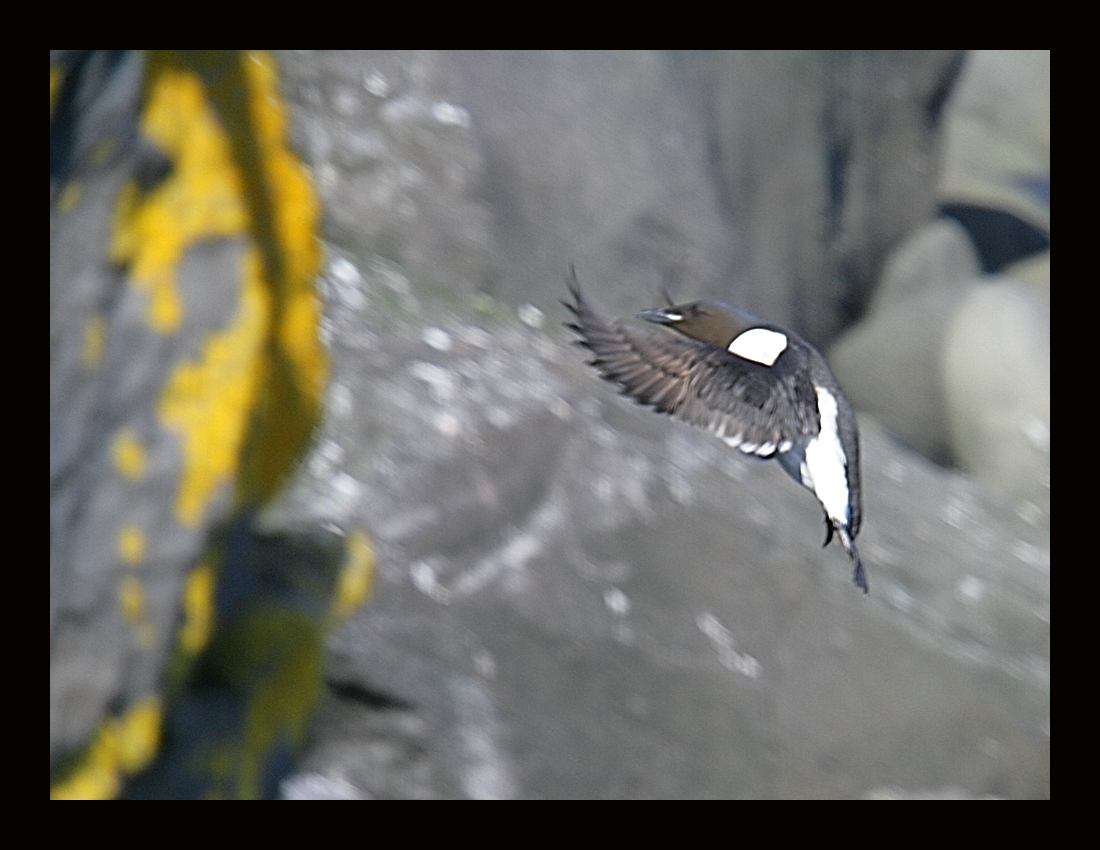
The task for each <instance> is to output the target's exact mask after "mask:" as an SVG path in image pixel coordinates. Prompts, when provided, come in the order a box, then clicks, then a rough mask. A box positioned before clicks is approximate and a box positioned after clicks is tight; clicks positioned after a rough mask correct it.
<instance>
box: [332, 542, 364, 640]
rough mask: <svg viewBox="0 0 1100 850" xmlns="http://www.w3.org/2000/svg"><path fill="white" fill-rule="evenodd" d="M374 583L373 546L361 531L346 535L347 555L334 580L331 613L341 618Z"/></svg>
mask: <svg viewBox="0 0 1100 850" xmlns="http://www.w3.org/2000/svg"><path fill="white" fill-rule="evenodd" d="M373 583H374V547H372V546H371V542H370V538H369V537H368V536H367V535H366V533H365V532H363V531H355V532H353V533H352V534H351V535H349V536H348V542H347V556H346V558H345V560H344V564H343V567H342V568H341V570H340V576H339V578H338V579H337V582H336V594H335V596H334V598H333V600H332V613H333V615H334V616H335V617H336V619H337V620H343V619H344V618H345V617H347V616H349V615H350V614H351V613H352V612H353V611H354V610H355V609H356V608H358V607H359V606H360V605H362V604H363V602H365V601H366V599H367V597H368V596H370V591H371V585H372V584H373Z"/></svg>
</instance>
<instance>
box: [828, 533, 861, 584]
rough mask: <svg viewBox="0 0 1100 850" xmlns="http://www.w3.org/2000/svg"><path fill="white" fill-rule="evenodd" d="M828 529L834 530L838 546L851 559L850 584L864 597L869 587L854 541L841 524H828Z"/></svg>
mask: <svg viewBox="0 0 1100 850" xmlns="http://www.w3.org/2000/svg"><path fill="white" fill-rule="evenodd" d="M829 527H830V528H835V529H836V536H837V537H839V538H840V545H841V546H843V547H844V551H845V552H847V553H848V557H849V558H851V559H852V583H853V584H855V586H856V587H858V588H859V589H860V590H862V591H863V595H864V596H866V595H867V591H868V590H869V589H870V585H868V584H867V573H866V571H864V569H863V562H862V561H861V560H860V559H859V549H857V548H856V541H855V540H853V539H852V535H851V534H849V533H848V529H847V527H846V526H844V525H842V524H841V523H837V524H836V525H833V524H832V523H830V524H829ZM825 542H826V543H828V542H829V541H828V540H826V541H825Z"/></svg>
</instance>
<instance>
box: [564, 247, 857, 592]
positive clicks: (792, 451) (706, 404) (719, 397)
mask: <svg viewBox="0 0 1100 850" xmlns="http://www.w3.org/2000/svg"><path fill="white" fill-rule="evenodd" d="M567 283H568V285H569V292H570V295H571V296H572V301H571V302H563V303H564V304H565V306H566V307H567V308H568V309H569V310H570V311H571V312H572V314H573V321H572V322H570V323H567V325H566V327H568V328H569V329H570V330H572V331H574V332H576V333H577V334H578V335H579V336H580V339H579V340H577V343H578V344H579V345H581V346H583V347H584V348H587V349H588V350H589V351H590V352H591V353H592V359H591V360H590V361H589V363H590V365H592V366H594V367H595V368H596V371H597V372H599V374H600V376H601V377H603V378H604V379H606V380H607V381H610V382H611V383H613V384H615V385H617V386H618V387H619V390H620V391H621V392H622V393H623V394H624V395H626V396H629V397H630V398H632V399H633V400H634V401H636V402H637V403H638V404H642V405H645V406H647V407H651V408H653V409H654V410H656V411H657V412H658V413H667V414H669V415H671V416H673V417H675V418H677V419H680V420H682V421H684V422H688V423H690V424H692V425H696V426H698V427H700V428H704V429H706V430H707V431H710V432H711V433H712V434H714V435H715V436H717V437H718V438H719V439H721V440H723V441H724V442H725V443H726V444H727V445H729V446H731V447H733V448H736V449H739V450H740V451H742V452H744V453H746V454H751V455H755V456H757V457H760V458H765V459H768V458H775V459H776V460H778V461H779V464H780V466H782V467H783V469H785V470H786V471H787V472H788V473H789V474H790V476H791V477H792V478H794V480H795V481H797V482H798V483H799V484H801V485H802V486H803V487H806V488H807V489H809V490H811V491H812V492H813V494H814V495H815V496H816V497H817V500H818V502H820V503H821V507H822V509H823V510H824V511H825V527H826V535H825V545H826V546H828V545H829V541H830V540H832V539H833V535H834V533H835V534H836V536H837V538H838V539H839V540H840V543H841V545H842V546H843V547H844V551H846V552H847V553H848V557H849V558H850V559H851V562H852V581H853V582H854V583H855V585H856V587H858V588H859V589H860V590H862V591H863V592H864V594H866V593H867V591H868V584H867V573H866V571H865V570H864V569H863V564H862V562H861V561H860V558H859V550H858V549H857V548H856V540H855V539H856V535H858V534H859V526H860V522H861V520H862V508H861V501H860V480H859V428H858V425H857V423H856V417H855V413H854V412H853V411H852V406H851V405H850V404H849V403H848V400H847V399H846V398H845V397H844V394H843V392H841V389H840V385H839V384H838V383H837V380H836V378H835V377H833V373H832V371H831V370H830V369H829V366H828V365H827V364H826V363H825V358H824V357H822V356H821V354H820V353H819V352H818V351H817V349H815V348H814V347H813V346H812V345H810V344H809V343H808V342H806V341H805V340H804V339H802V338H800V337H799V336H798V335H797V334H794V333H792V332H791V331H789V330H787V329H786V328H783V327H780V326H779V325H777V324H774V323H773V322H768V321H764V320H762V319H758V318H757V317H755V316H753V315H751V314H750V313H747V312H745V311H744V310H740V309H738V308H737V307H731V306H730V305H728V304H723V303H722V302H720V301H692V302H690V303H688V304H672V303H671V299H669V305H668V306H666V307H658V308H656V309H653V310H643V311H642V312H640V313H639V314H638V317H639V318H641V319H644V320H645V321H647V322H652V323H654V324H657V325H661V326H663V327H665V328H670V329H671V330H672V331H674V333H669V332H667V331H664V332H660V331H657V332H655V331H652V330H647V329H645V328H644V326H643V327H637V326H632V325H630V324H625V323H623V322H620V321H617V320H608V319H605V318H604V317H603V316H602V315H600V313H599V312H598V311H597V310H596V309H595V308H594V307H593V306H592V304H591V303H590V302H589V301H588V300H587V299H586V298H585V297H584V295H583V294H582V293H581V288H580V284H579V283H578V282H577V276H576V273H575V272H574V271H573V269H572V268H570V276H569V278H568V279H567ZM666 298H667V296H666Z"/></svg>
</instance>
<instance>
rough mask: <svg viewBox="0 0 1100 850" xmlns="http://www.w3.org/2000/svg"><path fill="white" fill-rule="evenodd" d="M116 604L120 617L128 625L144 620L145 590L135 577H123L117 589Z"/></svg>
mask: <svg viewBox="0 0 1100 850" xmlns="http://www.w3.org/2000/svg"><path fill="white" fill-rule="evenodd" d="M118 603H119V607H120V608H121V609H122V616H123V618H124V619H125V620H126V622H127V623H129V624H130V625H137V624H139V623H141V622H142V621H143V620H144V619H145V588H143V587H142V586H141V582H140V581H139V580H138V579H137V578H136V577H135V576H125V577H124V578H123V579H122V581H121V583H120V584H119V588H118Z"/></svg>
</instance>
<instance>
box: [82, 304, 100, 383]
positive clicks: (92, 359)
mask: <svg viewBox="0 0 1100 850" xmlns="http://www.w3.org/2000/svg"><path fill="white" fill-rule="evenodd" d="M103 338H104V321H103V317H102V316H93V317H92V318H91V319H89V320H88V324H87V325H85V326H84V351H83V360H84V368H85V369H87V370H88V371H89V372H91V371H94V370H96V369H98V368H99V364H100V363H102V362H103Z"/></svg>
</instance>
